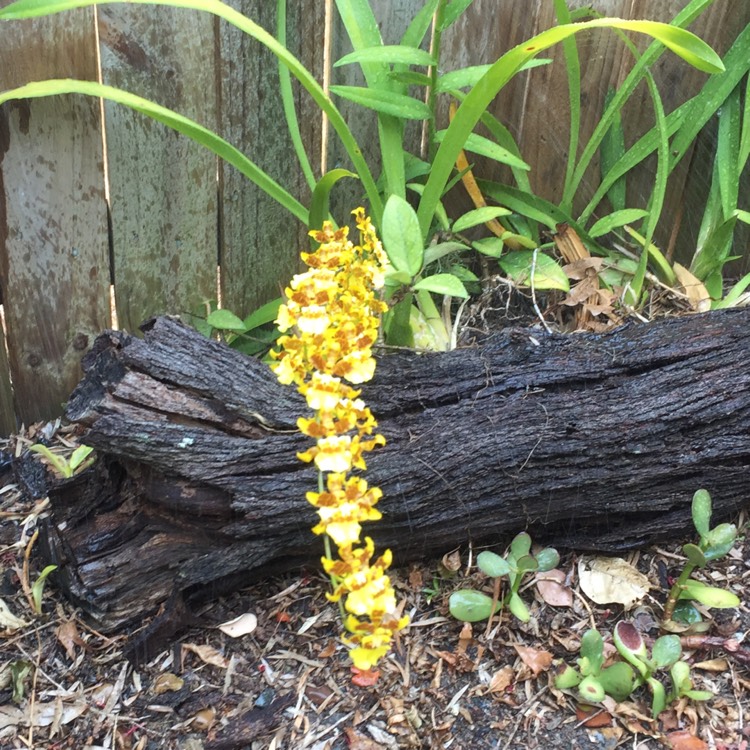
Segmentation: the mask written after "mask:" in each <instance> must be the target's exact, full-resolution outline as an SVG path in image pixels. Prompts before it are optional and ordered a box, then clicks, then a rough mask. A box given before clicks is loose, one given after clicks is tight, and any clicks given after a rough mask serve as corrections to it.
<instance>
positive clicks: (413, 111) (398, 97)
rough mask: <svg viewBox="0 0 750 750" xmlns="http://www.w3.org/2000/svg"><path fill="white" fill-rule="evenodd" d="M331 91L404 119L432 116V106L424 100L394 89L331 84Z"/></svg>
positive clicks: (351, 100) (419, 118)
mask: <svg viewBox="0 0 750 750" xmlns="http://www.w3.org/2000/svg"><path fill="white" fill-rule="evenodd" d="M331 93H332V94H336V96H340V97H341V98H342V99H346V100H348V101H350V102H354V103H355V104H359V105H360V106H361V107H367V109H374V110H375V111H376V112H382V113H383V114H386V115H392V116H393V117H398V118H400V119H403V120H429V119H430V118H431V117H432V112H431V111H430V108H429V107H428V106H427V105H426V104H425V103H424V102H423V101H421V100H419V99H415V98H414V97H412V96H407V95H406V94H397V93H396V92H394V91H384V90H381V89H373V88H368V87H367V86H331Z"/></svg>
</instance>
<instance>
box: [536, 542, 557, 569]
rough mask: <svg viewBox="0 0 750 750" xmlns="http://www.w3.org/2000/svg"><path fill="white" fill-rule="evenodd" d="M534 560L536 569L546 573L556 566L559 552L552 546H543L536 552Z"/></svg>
mask: <svg viewBox="0 0 750 750" xmlns="http://www.w3.org/2000/svg"><path fill="white" fill-rule="evenodd" d="M536 561H537V564H538V567H537V570H539V571H540V572H542V573H546V572H547V571H548V570H552V568H556V567H557V565H558V563H559V562H560V554H559V553H558V551H557V550H556V549H554V547H545V548H544V549H542V550H539V552H537V554H536Z"/></svg>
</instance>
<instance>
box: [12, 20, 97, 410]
mask: <svg viewBox="0 0 750 750" xmlns="http://www.w3.org/2000/svg"><path fill="white" fill-rule="evenodd" d="M93 18H94V15H93V10H91V9H86V10H83V9H82V10H76V11H72V12H68V13H65V14H60V15H56V16H54V17H51V18H48V19H38V20H34V21H25V22H20V21H19V22H13V23H12V24H10V25H6V26H4V27H3V45H2V49H0V88H2V89H5V88H9V87H12V86H16V85H20V84H21V83H26V82H28V81H30V80H39V79H43V78H47V77H59V78H64V77H66V76H70V77H78V78H88V79H93V80H96V75H97V69H96V45H95V38H94V25H93ZM102 165H103V161H102V148H101V123H100V117H99V107H98V103H97V102H96V101H94V100H91V99H86V98H83V97H58V98H54V99H36V100H32V101H26V102H9V103H8V104H6V105H4V107H3V108H2V110H0V170H2V180H3V183H4V190H3V195H2V196H1V197H0V200H2V201H4V205H3V207H2V209H0V268H1V269H2V275H1V276H0V283H1V284H2V299H3V304H4V307H5V318H6V326H7V339H8V346H9V352H10V369H11V374H12V378H13V387H14V390H15V398H16V404H17V416H18V419H19V420H21V421H23V422H26V423H29V422H31V421H34V420H38V419H47V418H50V417H54V416H57V415H59V414H60V412H61V410H62V404H63V402H64V401H65V400H66V399H67V397H68V395H69V393H70V391H71V390H72V388H73V387H74V386H75V384H76V382H77V381H78V379H79V377H80V368H79V360H80V358H81V355H82V354H83V353H84V352H85V350H86V348H87V346H88V344H89V343H90V342H91V341H92V340H93V337H94V336H95V335H96V334H97V333H98V332H99V331H100V330H101V329H102V328H103V327H105V326H106V325H107V324H108V322H109V307H108V289H109V274H108V268H107V227H106V205H105V202H104V190H103V178H102V170H103V166H102Z"/></svg>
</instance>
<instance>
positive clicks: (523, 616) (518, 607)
mask: <svg viewBox="0 0 750 750" xmlns="http://www.w3.org/2000/svg"><path fill="white" fill-rule="evenodd" d="M508 609H509V610H510V611H511V612H512V613H513V614H514V615H515V616H516V617H517V618H518V619H519V620H520V621H521V622H528V621H529V620H530V619H531V614H530V613H529V608H528V607H527V606H526V604H524V601H523V599H521V597H520V596H518V594H516V593H515V592H513V593H512V594H511V595H510V597H509V599H508Z"/></svg>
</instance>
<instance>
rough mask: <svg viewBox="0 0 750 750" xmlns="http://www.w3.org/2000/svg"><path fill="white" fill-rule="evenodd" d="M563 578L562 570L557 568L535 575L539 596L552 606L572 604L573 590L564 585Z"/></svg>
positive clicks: (570, 605)
mask: <svg viewBox="0 0 750 750" xmlns="http://www.w3.org/2000/svg"><path fill="white" fill-rule="evenodd" d="M565 578H566V576H565V573H564V571H562V570H558V569H557V568H555V569H554V570H548V571H547V572H545V573H537V575H536V588H537V591H538V592H539V596H541V597H542V599H543V600H544V601H545V602H546V603H547V604H549V605H551V606H552V607H572V606H573V591H572V590H571V588H570V586H566V585H565Z"/></svg>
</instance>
